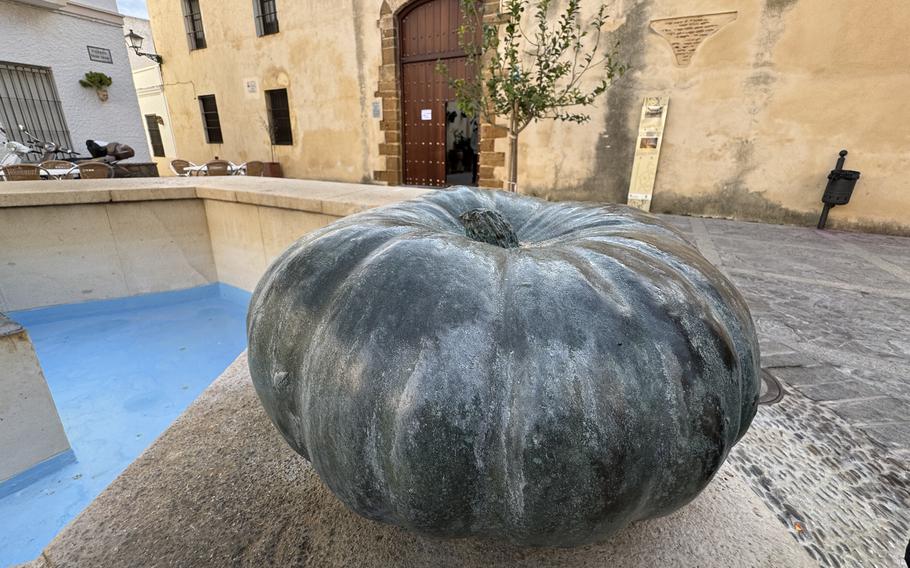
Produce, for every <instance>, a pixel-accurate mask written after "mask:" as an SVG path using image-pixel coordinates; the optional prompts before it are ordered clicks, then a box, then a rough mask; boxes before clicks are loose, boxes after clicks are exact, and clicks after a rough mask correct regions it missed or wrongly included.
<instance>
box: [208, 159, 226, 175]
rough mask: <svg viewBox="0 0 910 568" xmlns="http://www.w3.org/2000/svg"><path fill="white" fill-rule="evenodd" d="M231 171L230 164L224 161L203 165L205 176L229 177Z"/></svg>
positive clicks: (214, 161) (213, 161)
mask: <svg viewBox="0 0 910 568" xmlns="http://www.w3.org/2000/svg"><path fill="white" fill-rule="evenodd" d="M231 169H232V166H231V163H230V162H228V161H226V160H212V161H211V162H207V163H206V164H205V175H207V176H229V175H231Z"/></svg>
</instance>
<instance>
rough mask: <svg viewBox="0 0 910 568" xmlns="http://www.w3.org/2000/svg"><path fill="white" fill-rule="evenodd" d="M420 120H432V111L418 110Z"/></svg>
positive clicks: (427, 109)
mask: <svg viewBox="0 0 910 568" xmlns="http://www.w3.org/2000/svg"><path fill="white" fill-rule="evenodd" d="M420 120H433V109H431V108H425V109H421V110H420Z"/></svg>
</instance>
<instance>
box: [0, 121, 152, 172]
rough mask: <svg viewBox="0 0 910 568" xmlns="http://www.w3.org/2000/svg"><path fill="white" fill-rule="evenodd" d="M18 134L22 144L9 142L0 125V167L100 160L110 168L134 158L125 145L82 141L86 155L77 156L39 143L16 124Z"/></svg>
mask: <svg viewBox="0 0 910 568" xmlns="http://www.w3.org/2000/svg"><path fill="white" fill-rule="evenodd" d="M19 131H20V132H22V135H23V137H24V138H25V142H26V144H22V143H21V142H17V141H15V140H10V139H9V135H8V133H7V132H6V130H5V129H4V128H3V126H2V125H0V167H2V166H9V165H13V164H21V163H36V164H37V163H41V162H46V161H48V160H66V161H69V162H74V163H80V162H89V161H103V162H106V163H108V164H111V165H112V166H113V165H116V164H117V163H118V162H121V161H123V160H127V159H129V158H132V157H133V156H135V155H136V151H135V150H133V148H132V147H130V146H129V145H127V144H121V143H119V142H103V141H100V140H86V141H85V145H86V147H87V148H88V151H89V155H90V156H89V157H86V156H81V155H79V154H78V153H77V152H74V151H73V150H70V149H69V148H67V147H65V146H62V145H60V144H57V143H56V142H44V141H42V140H39V139H38V138H37V137H36V136H35V135H33V134H32V133H31V132H29V131H28V128H26V127H25V125H22V124H20V125H19Z"/></svg>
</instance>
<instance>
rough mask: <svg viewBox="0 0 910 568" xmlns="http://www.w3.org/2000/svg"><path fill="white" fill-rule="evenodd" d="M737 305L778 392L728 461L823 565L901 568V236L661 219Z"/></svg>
mask: <svg viewBox="0 0 910 568" xmlns="http://www.w3.org/2000/svg"><path fill="white" fill-rule="evenodd" d="M666 219H667V220H669V221H670V222H672V223H674V224H676V225H677V226H678V227H679V228H680V229H682V230H683V231H684V232H686V233H687V234H688V235H689V236H690V237H691V239H692V240H693V242H695V244H696V245H697V246H698V247H699V249H701V251H702V253H703V254H704V255H705V256H706V257H707V258H708V259H709V260H710V261H712V262H713V263H714V264H715V265H717V266H718V267H719V268H721V270H723V271H724V272H725V273H726V274H727V275H728V276H729V277H730V278H731V279H732V280H733V281H734V282H735V283H736V285H737V286H738V287H739V288H740V290H741V291H742V292H743V294H744V295H745V296H746V299H747V301H748V302H749V305H750V308H751V310H752V316H753V318H754V319H755V322H756V326H757V328H758V331H759V339H760V341H761V344H762V366H763V367H764V368H765V369H767V370H768V372H769V373H770V374H772V375H773V376H774V377H776V378H777V379H778V380H779V381H780V382H781V383H782V384H783V386H784V389H785V391H786V393H787V394H786V395H785V396H784V398H783V400H782V401H781V402H779V403H777V404H775V405H771V406H762V407H760V409H759V413H758V416H757V417H756V419H755V422H754V423H753V426H752V429H751V430H750V431H749V434H748V435H747V436H746V437H745V438H744V439H743V441H742V442H741V443H740V444H739V445H738V446H737V447H736V448H735V449H734V451H733V452H732V453H731V455H730V461H731V463H732V464H733V465H734V466H735V467H736V468H737V469H739V470H740V471H741V472H742V473H743V474H744V475H745V477H746V479H747V480H748V481H749V482H750V484H751V485H752V487H753V489H754V490H755V492H756V493H758V494H759V495H760V496H761V497H762V498H763V499H764V500H765V502H766V503H767V504H768V505H769V507H770V508H771V509H772V510H773V511H774V512H775V513H776V514H777V516H778V518H779V519H780V521H781V522H782V523H783V524H784V525H785V526H787V527H788V528H789V530H790V531H791V533H792V534H793V535H794V537H795V538H796V539H797V540H798V541H799V542H800V543H801V544H802V545H803V546H804V547H805V548H806V549H807V551H808V552H809V553H810V554H811V555H812V556H813V557H814V558H815V559H817V560H818V561H819V564H820V565H822V566H834V567H847V566H850V567H852V566H860V567H877V566H881V567H892V566H903V565H904V564H903V556H904V550H905V548H906V546H907V541H908V539H910V238H901V237H889V236H882V235H868V234H859V233H843V232H835V231H816V230H814V229H807V228H801V227H791V226H779V225H764V224H757V223H742V222H734V221H725V220H712V219H697V218H687V217H673V216H667V217H666Z"/></svg>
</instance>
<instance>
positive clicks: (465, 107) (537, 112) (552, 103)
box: [437, 0, 625, 191]
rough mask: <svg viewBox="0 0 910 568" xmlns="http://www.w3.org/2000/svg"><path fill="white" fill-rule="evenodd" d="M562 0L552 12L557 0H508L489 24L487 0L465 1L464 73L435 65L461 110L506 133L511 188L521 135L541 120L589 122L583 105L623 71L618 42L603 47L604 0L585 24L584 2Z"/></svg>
mask: <svg viewBox="0 0 910 568" xmlns="http://www.w3.org/2000/svg"><path fill="white" fill-rule="evenodd" d="M562 1H564V2H565V7H564V9H563V10H561V11H558V13H557V14H555V15H553V14H550V12H551V8H554V2H553V0H505V2H504V5H503V7H502V10H503V12H502V14H501V17H500V18H499V19H498V21H497V22H496V23H485V22H484V18H483V10H482V5H483V2H482V0H462V2H461V4H462V10H463V12H464V16H465V17H464V23H463V24H462V25H461V26H460V27H459V30H458V36H459V43H460V45H461V47H462V49H464V51H465V53H466V54H467V65H466V67H467V69H468V72H467V77H466V78H461V77H459V78H453V77H451V76H450V75H449V73H448V68H447V67H446V65H445V64H444V63H439V64H437V70H438V71H439V72H440V73H443V74H444V75H445V76H446V77H447V78H448V80H449V84H450V86H451V87H452V89H453V90H454V91H455V97H456V103H457V105H458V109H459V110H460V111H462V112H464V113H465V114H466V115H468V116H469V117H472V118H473V117H480V118H481V119H482V120H484V121H485V122H487V123H489V124H493V125H496V126H500V127H503V128H505V129H506V130H507V131H508V140H509V173H508V182H507V188H508V189H509V190H510V191H517V183H518V135H519V134H521V132H522V131H523V130H524V129H525V128H527V127H528V125H530V124H531V123H532V122H536V121H539V120H543V119H552V120H560V121H565V122H575V123H582V122H586V121H588V120H590V116H589V115H587V114H585V113H584V112H582V110H581V109H583V107H586V106H588V105H590V104H592V103H593V102H594V101H595V99H597V97H598V96H600V95H601V94H603V93H604V92H605V91H606V90H607V89H608V88H609V86H610V84H611V83H612V81H613V80H614V79H615V78H616V77H618V76H620V75H621V74H622V73H623V72H624V71H625V66H624V65H623V64H622V63H620V62H619V61H618V57H617V48H618V44H612V45H611V46H610V47H609V48H608V49H607V50H606V52H604V49H603V46H602V45H601V43H602V39H603V38H602V36H603V35H604V32H605V27H606V23H607V18H608V16H607V13H606V12H607V7H608V5H607V4H604V3H602V0H600V1H601V4H600V7H599V8H598V10H597V11H596V12H595V13H594V15H593V17H591V18H590V20H589V21H587V22H582V16H581V4H582V0H562ZM559 2H560V0H557V3H559ZM589 72H590V73H589ZM589 76H590V77H589Z"/></svg>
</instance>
